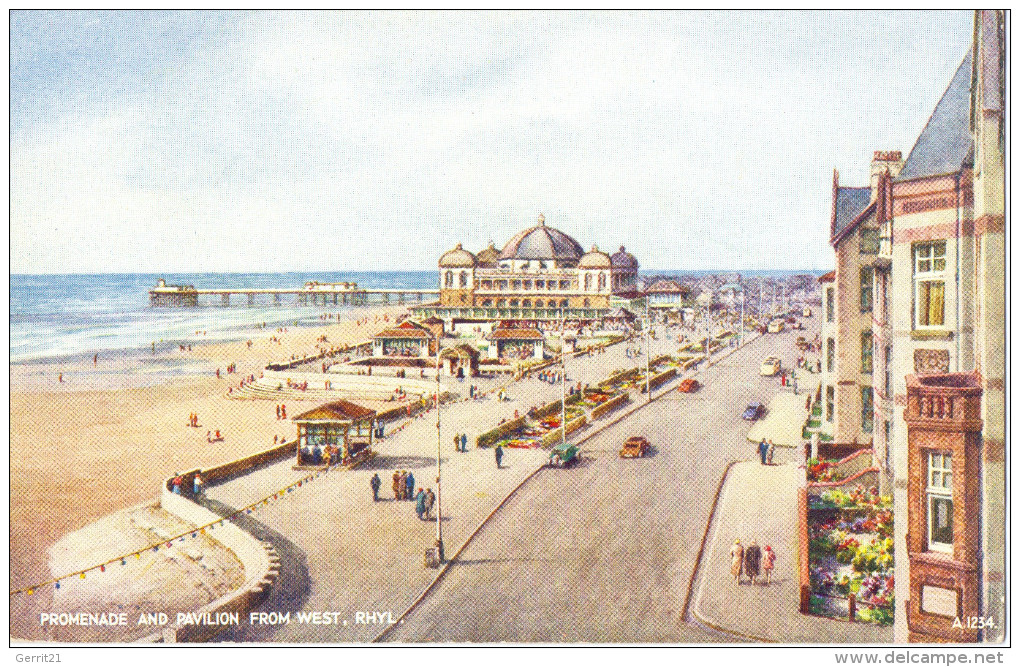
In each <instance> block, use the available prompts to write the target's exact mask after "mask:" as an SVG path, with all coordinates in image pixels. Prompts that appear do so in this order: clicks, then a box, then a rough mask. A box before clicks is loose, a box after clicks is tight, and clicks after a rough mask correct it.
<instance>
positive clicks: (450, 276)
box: [445, 271, 453, 287]
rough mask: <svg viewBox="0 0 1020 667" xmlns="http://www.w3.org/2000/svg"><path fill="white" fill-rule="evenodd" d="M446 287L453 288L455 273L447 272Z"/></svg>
mask: <svg viewBox="0 0 1020 667" xmlns="http://www.w3.org/2000/svg"><path fill="white" fill-rule="evenodd" d="M445 285H446V287H453V271H447V272H446V283H445Z"/></svg>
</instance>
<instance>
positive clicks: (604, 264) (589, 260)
mask: <svg viewBox="0 0 1020 667" xmlns="http://www.w3.org/2000/svg"><path fill="white" fill-rule="evenodd" d="M612 266H613V262H612V260H611V259H610V258H609V255H607V254H606V253H604V252H602V251H601V250H599V247H598V246H592V248H591V252H586V253H584V256H583V257H581V261H580V262H578V263H577V268H579V269H608V268H612Z"/></svg>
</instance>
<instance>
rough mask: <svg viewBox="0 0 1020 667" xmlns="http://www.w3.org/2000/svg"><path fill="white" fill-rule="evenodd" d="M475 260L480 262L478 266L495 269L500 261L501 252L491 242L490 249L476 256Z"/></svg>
mask: <svg viewBox="0 0 1020 667" xmlns="http://www.w3.org/2000/svg"><path fill="white" fill-rule="evenodd" d="M475 259H477V260H478V266H485V267H489V268H493V267H495V266H496V263H497V262H498V261H499V250H498V249H496V246H495V245H493V243H492V241H489V247H488V248H486V249H485V250H483V251H481V252H480V253H478V254H477V255H475Z"/></svg>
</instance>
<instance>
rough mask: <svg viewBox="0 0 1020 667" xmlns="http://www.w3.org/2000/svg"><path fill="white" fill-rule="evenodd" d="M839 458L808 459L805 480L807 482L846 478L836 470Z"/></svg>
mask: <svg viewBox="0 0 1020 667" xmlns="http://www.w3.org/2000/svg"><path fill="white" fill-rule="evenodd" d="M837 463H839V459H822V460H821V461H819V460H818V459H808V462H807V481H808V482H839V481H841V480H844V479H846V476H845V475H841V474H840V473H839V472H838V471H837V470H836V464H837Z"/></svg>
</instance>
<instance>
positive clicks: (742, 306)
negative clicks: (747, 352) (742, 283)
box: [740, 290, 744, 347]
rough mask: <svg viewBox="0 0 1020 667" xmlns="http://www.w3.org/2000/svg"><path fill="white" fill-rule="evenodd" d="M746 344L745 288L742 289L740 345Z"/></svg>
mask: <svg viewBox="0 0 1020 667" xmlns="http://www.w3.org/2000/svg"><path fill="white" fill-rule="evenodd" d="M743 346H744V290H740V347H743Z"/></svg>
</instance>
